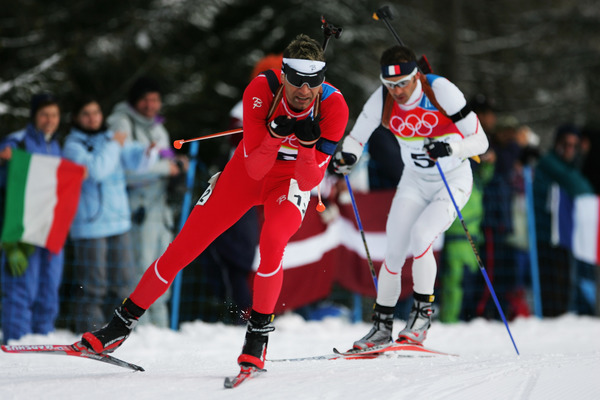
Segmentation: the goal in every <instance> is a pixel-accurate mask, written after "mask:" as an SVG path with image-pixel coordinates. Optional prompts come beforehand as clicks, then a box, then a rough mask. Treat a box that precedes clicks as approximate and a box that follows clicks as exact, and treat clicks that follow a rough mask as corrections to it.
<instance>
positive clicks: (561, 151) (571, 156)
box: [555, 133, 579, 163]
mask: <svg viewBox="0 0 600 400" xmlns="http://www.w3.org/2000/svg"><path fill="white" fill-rule="evenodd" d="M555 149H556V154H558V156H559V157H560V158H561V159H562V160H563V161H565V162H567V163H570V162H573V161H574V160H575V157H576V156H577V153H578V151H579V136H577V135H576V134H574V133H568V134H566V135H564V136H563V137H562V138H561V139H560V140H559V141H558V143H556V147H555Z"/></svg>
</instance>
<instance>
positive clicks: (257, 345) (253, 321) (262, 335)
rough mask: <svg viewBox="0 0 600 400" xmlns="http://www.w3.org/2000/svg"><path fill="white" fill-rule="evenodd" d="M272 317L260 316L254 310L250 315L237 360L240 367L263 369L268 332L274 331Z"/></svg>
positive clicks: (268, 315)
mask: <svg viewBox="0 0 600 400" xmlns="http://www.w3.org/2000/svg"><path fill="white" fill-rule="evenodd" d="M274 317H275V316H274V315H273V314H261V313H259V312H256V311H254V310H252V312H251V313H250V319H249V320H248V328H247V330H246V338H245V340H244V347H243V348H242V354H241V355H240V356H239V357H238V359H237V362H238V364H239V365H240V366H241V367H256V368H257V369H260V370H262V369H263V368H264V366H265V357H266V355H267V342H268V341H269V332H273V331H274V330H275V327H274V326H273V318H274Z"/></svg>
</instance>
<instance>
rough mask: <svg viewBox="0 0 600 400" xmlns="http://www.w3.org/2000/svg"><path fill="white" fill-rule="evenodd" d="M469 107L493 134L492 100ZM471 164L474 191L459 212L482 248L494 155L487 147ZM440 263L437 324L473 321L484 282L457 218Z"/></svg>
mask: <svg viewBox="0 0 600 400" xmlns="http://www.w3.org/2000/svg"><path fill="white" fill-rule="evenodd" d="M469 106H470V107H471V109H472V110H473V111H474V112H475V114H477V117H478V118H479V122H480V123H481V126H482V127H483V129H484V132H486V134H487V135H488V136H490V135H491V134H492V133H493V132H494V131H495V129H496V122H497V118H496V111H495V109H494V106H493V101H492V100H491V99H489V98H488V97H486V96H485V95H483V94H477V95H475V96H474V97H473V98H472V99H471V100H470V101H469ZM470 162H471V168H472V169H473V189H472V192H471V197H470V198H469V201H468V202H467V204H465V206H464V208H463V209H462V211H461V213H462V215H463V219H464V221H465V224H466V225H467V229H469V233H470V234H471V237H472V238H473V241H474V242H475V244H476V245H477V246H478V247H481V246H479V245H481V244H482V243H483V235H482V231H481V222H482V220H483V215H484V208H485V205H484V203H483V189H484V187H485V186H486V185H487V183H488V182H489V181H490V180H491V178H492V176H493V174H494V168H495V163H496V153H495V152H494V150H493V149H491V148H488V150H487V151H486V152H485V153H484V154H482V155H481V156H480V163H476V162H474V161H473V160H471V161H470ZM480 253H481V251H480ZM442 260H443V270H442V271H443V272H442V274H441V285H440V287H441V299H440V321H442V322H457V321H458V320H459V319H463V320H470V319H472V318H474V317H475V316H476V315H477V301H478V300H479V298H480V297H481V294H482V293H483V287H484V286H485V283H484V282H483V281H482V280H481V279H480V275H479V272H478V271H477V270H478V267H479V266H478V264H477V259H476V258H475V255H474V253H473V249H472V248H471V243H469V241H468V239H467V237H466V234H465V232H464V229H463V227H462V224H461V223H460V221H459V220H458V219H457V220H455V221H454V222H453V223H452V225H451V226H450V228H448V230H447V231H446V233H445V235H444V249H443V257H442Z"/></svg>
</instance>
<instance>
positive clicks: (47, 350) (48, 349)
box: [2, 342, 144, 371]
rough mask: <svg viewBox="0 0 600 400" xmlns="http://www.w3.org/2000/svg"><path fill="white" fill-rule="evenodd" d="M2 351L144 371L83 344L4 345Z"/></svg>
mask: <svg viewBox="0 0 600 400" xmlns="http://www.w3.org/2000/svg"><path fill="white" fill-rule="evenodd" d="M2 351H4V352H6V353H35V354H57V355H66V356H75V357H83V358H87V359H90V360H96V361H101V362H104V363H107V364H112V365H116V366H118V367H123V368H127V369H130V370H133V371H144V368H142V367H140V366H139V365H135V364H132V363H128V362H127V361H123V360H121V359H118V358H116V357H113V356H109V355H108V354H97V353H93V352H91V351H89V350H88V349H87V348H86V347H85V346H84V345H83V344H81V342H76V343H73V344H64V345H63V344H29V345H27V344H21V345H14V346H7V345H2Z"/></svg>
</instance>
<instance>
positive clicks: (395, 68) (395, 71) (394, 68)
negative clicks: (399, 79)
mask: <svg viewBox="0 0 600 400" xmlns="http://www.w3.org/2000/svg"><path fill="white" fill-rule="evenodd" d="M387 69H388V70H387V76H395V75H401V73H400V66H399V65H388V66H387Z"/></svg>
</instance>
